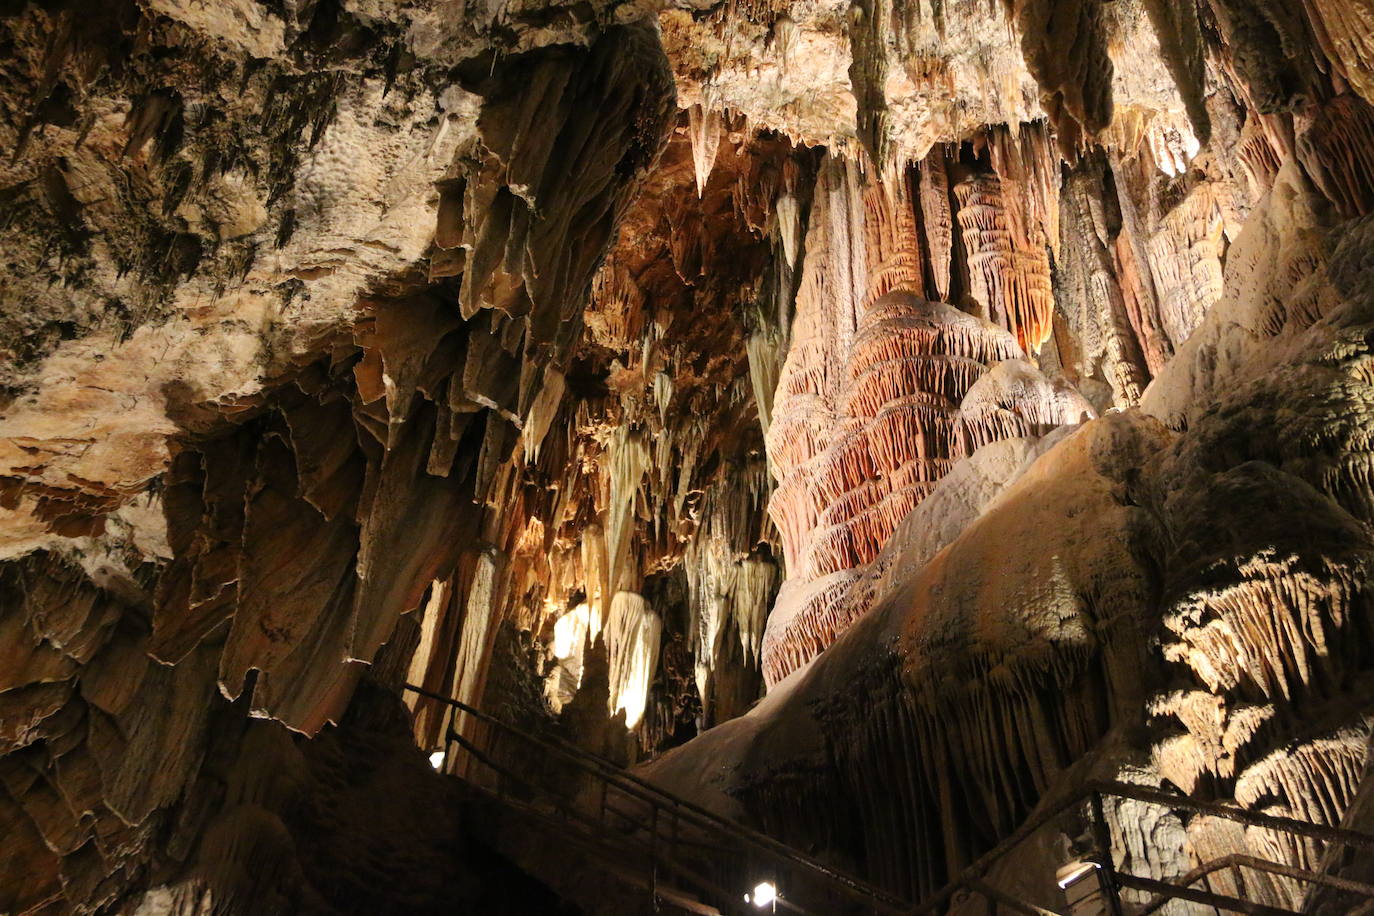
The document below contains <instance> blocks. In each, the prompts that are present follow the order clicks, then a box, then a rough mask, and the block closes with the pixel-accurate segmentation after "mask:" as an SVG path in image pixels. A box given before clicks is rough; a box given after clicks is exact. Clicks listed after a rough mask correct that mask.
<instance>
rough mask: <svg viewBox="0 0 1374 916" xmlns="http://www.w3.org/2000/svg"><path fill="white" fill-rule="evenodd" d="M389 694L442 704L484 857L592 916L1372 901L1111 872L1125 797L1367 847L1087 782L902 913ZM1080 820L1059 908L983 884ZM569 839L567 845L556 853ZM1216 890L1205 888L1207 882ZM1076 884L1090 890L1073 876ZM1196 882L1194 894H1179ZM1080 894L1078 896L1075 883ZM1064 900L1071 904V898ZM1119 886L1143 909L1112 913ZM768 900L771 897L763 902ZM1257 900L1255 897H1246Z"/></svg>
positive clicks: (488, 731) (570, 759) (634, 785)
mask: <svg viewBox="0 0 1374 916" xmlns="http://www.w3.org/2000/svg"><path fill="white" fill-rule="evenodd" d="M405 689H406V690H408V691H410V692H412V693H415V694H417V695H419V696H421V697H426V698H428V699H430V700H433V701H437V702H439V703H441V704H443V705H444V706H446V707H447V714H446V719H445V725H444V735H445V748H444V751H443V758H442V760H441V762H440V763H439V768H440V769H441V770H442V772H444V773H445V774H447V775H450V776H454V777H457V778H459V779H461V780H462V781H463V783H464V785H465V787H466V788H467V790H468V791H469V792H470V795H471V798H472V801H473V804H474V805H475V806H476V807H477V809H478V810H480V811H481V812H482V813H483V814H484V815H485V816H484V817H482V818H480V819H479V821H480V823H481V824H482V826H483V830H484V836H483V839H485V840H486V841H487V842H489V843H490V844H491V845H492V846H493V847H494V848H497V849H499V850H501V851H502V852H503V853H504V854H506V855H508V856H509V857H510V858H512V860H514V861H515V862H516V864H517V865H519V866H520V867H522V868H523V869H525V870H526V871H527V872H529V873H530V874H532V875H534V876H535V877H537V878H539V879H540V880H543V881H545V882H546V883H547V884H549V885H550V887H551V888H552V889H554V890H555V891H556V892H558V893H559V894H560V895H561V896H563V898H564V899H566V900H569V901H572V902H574V903H579V904H582V905H584V906H586V905H588V904H590V905H591V906H593V907H594V909H592V910H591V912H595V913H606V914H610V913H622V912H624V913H639V912H644V911H645V910H644V909H643V907H644V899H645V895H647V897H648V900H649V902H650V910H649V911H651V912H679V913H692V914H722V913H740V914H744V913H757V912H760V908H758V906H759V905H757V904H755V903H754V899H753V895H755V894H762V895H765V898H764V899H765V903H764V905H763V906H762V909H763V910H764V911H772V912H777V911H782V912H788V913H797V914H816V916H822V914H824V916H830V914H836V916H840V914H868V913H872V914H908V916H927V914H928V916H938V914H941V913H944V912H946V911H948V909H949V908H950V906H951V905H954V906H956V908H958V902H957V901H958V897H959V895H961V894H964V895H968V894H972V895H976V896H978V897H982V898H983V899H984V900H986V901H987V902H988V904H990V905H991V907H992V909H990V910H989V911H988V912H994V911H995V912H998V913H1002V912H1014V913H1020V914H1026V916H1149V914H1152V913H1156V912H1158V911H1160V910H1161V909H1163V908H1164V907H1165V905H1166V904H1168V903H1169V902H1170V901H1175V900H1178V901H1185V902H1188V903H1193V904H1197V905H1199V906H1203V907H1207V908H1210V909H1212V910H1219V911H1226V912H1235V913H1246V914H1256V916H1279V914H1282V916H1295V914H1294V911H1293V910H1289V909H1284V908H1281V907H1278V906H1274V905H1273V902H1274V901H1273V900H1272V899H1266V896H1267V895H1266V894H1264V893H1263V888H1264V881H1263V880H1251V881H1246V880H1245V879H1244V877H1243V876H1242V873H1243V871H1247V870H1248V871H1252V872H1256V873H1259V875H1260V876H1261V878H1262V879H1263V878H1277V879H1282V880H1290V881H1298V882H1303V883H1306V884H1309V885H1312V886H1316V887H1323V888H1327V889H1330V890H1332V891H1335V892H1338V893H1341V894H1345V895H1348V897H1347V898H1345V899H1347V900H1352V901H1353V900H1362V901H1368V900H1374V885H1370V884H1365V883H1363V882H1359V881H1355V880H1351V879H1349V878H1344V877H1340V876H1337V875H1333V874H1328V873H1321V872H1313V871H1309V870H1305V869H1301V868H1297V867H1294V866H1290V865H1284V864H1281V863H1277V862H1271V861H1268V860H1264V859H1260V858H1258V857H1254V856H1246V855H1228V856H1223V857H1221V858H1219V859H1216V860H1213V861H1209V862H1206V863H1203V864H1201V865H1199V866H1198V867H1197V868H1195V869H1193V870H1192V871H1190V872H1189V873H1187V874H1186V875H1184V876H1182V877H1181V878H1179V879H1178V880H1177V881H1174V882H1165V881H1160V880H1158V879H1155V878H1151V877H1147V876H1143V875H1135V874H1130V873H1128V872H1125V871H1122V870H1119V869H1118V868H1117V867H1116V864H1115V856H1114V855H1113V853H1112V851H1111V850H1112V846H1111V840H1110V836H1109V832H1108V826H1107V818H1106V817H1105V816H1104V799H1114V800H1116V801H1117V802H1120V801H1122V800H1131V801H1134V802H1140V803H1145V804H1149V805H1158V806H1162V807H1164V808H1166V809H1168V810H1170V811H1172V812H1175V813H1181V812H1187V813H1190V814H1193V815H1207V816H1214V817H1222V818H1226V819H1228V820H1232V821H1236V822H1239V823H1241V824H1244V825H1246V826H1250V827H1257V828H1262V829H1267V830H1271V831H1276V832H1278V833H1281V834H1286V835H1289V836H1292V837H1297V838H1303V839H1306V840H1311V841H1315V842H1318V843H1322V844H1327V845H1328V847H1334V846H1337V845H1340V846H1344V847H1346V848H1348V849H1364V850H1374V836H1371V835H1369V834H1365V833H1361V832H1359V831H1355V830H1349V829H1345V828H1340V827H1329V826H1326V825H1322V824H1315V823H1309V822H1306V821H1301V820H1296V819H1293V818H1286V817H1278V816H1275V815H1267V814H1260V813H1256V812H1251V811H1245V810H1242V809H1240V808H1234V807H1230V806H1227V805H1220V804H1215V803H1210V802H1202V801H1195V800H1193V799H1189V798H1186V797H1183V796H1180V795H1175V794H1172V793H1169V792H1165V791H1161V790H1158V789H1152V788H1150V787H1148V786H1141V785H1133V784H1129V783H1121V782H1110V781H1098V782H1090V783H1087V784H1086V785H1084V786H1083V787H1082V788H1081V789H1080V790H1078V791H1077V792H1073V793H1070V794H1068V795H1066V796H1065V797H1063V798H1062V799H1061V800H1059V801H1058V802H1054V801H1050V800H1047V801H1046V802H1045V803H1042V804H1041V805H1040V807H1039V809H1038V812H1037V813H1035V814H1033V815H1032V816H1031V817H1029V818H1028V819H1027V820H1026V821H1025V822H1024V823H1023V824H1022V825H1021V826H1020V827H1019V828H1018V829H1017V830H1015V831H1014V832H1013V833H1011V834H1010V835H1009V836H1007V837H1006V838H1005V839H1004V840H1002V842H1000V843H998V844H997V845H996V846H994V847H993V848H992V849H990V850H988V852H987V853H985V854H984V855H983V856H981V857H980V858H979V859H978V860H977V861H975V862H973V863H972V864H970V865H969V866H968V867H966V868H965V869H964V870H963V871H962V872H960V873H959V874H958V875H957V876H956V877H955V878H954V879H953V880H951V881H950V883H949V884H947V885H946V886H945V887H944V888H942V889H941V890H939V891H938V892H936V893H935V894H934V895H932V896H930V897H928V898H927V899H925V900H923V901H921V902H919V903H915V904H913V903H912V902H910V901H908V900H904V899H903V898H901V897H900V896H898V895H895V894H893V893H891V892H889V891H886V890H884V889H882V888H880V887H877V886H875V885H873V884H870V883H869V882H867V881H864V880H863V879H861V878H858V877H855V876H854V875H851V874H848V873H846V872H843V871H841V870H838V869H836V868H833V867H832V866H830V865H827V864H825V863H824V862H821V861H819V860H817V859H815V858H813V857H811V856H809V855H807V854H806V853H805V852H802V851H800V850H797V849H794V848H792V847H790V846H787V845H786V844H784V843H781V842H779V841H777V840H775V839H773V838H772V837H769V836H767V835H766V834H763V833H760V832H758V831H756V830H753V829H752V828H749V827H746V826H744V825H742V824H739V823H736V822H734V821H731V820H729V819H727V818H723V817H721V816H719V815H717V814H714V813H713V812H711V811H708V810H706V809H705V808H702V807H701V806H699V805H696V804H694V803H692V802H689V801H687V800H685V799H682V798H679V797H677V796H675V795H673V794H671V793H669V792H666V791H664V790H663V789H661V788H659V787H657V786H655V785H653V784H651V783H649V782H646V781H644V780H642V779H640V778H638V777H637V776H635V775H634V774H632V773H629V772H627V771H626V770H625V769H624V768H622V767H620V766H618V765H616V764H614V763H612V762H610V761H608V760H605V759H603V758H601V757H598V756H596V755H595V754H592V753H590V752H588V751H586V750H583V749H582V748H579V747H577V746H575V745H573V744H570V743H568V742H566V741H564V740H562V739H560V738H557V737H546V736H536V735H533V734H530V733H529V732H527V731H524V730H522V729H520V728H517V727H516V726H514V725H511V724H510V723H507V722H504V721H502V720H500V719H497V718H495V717H494V716H491V715H489V714H487V713H484V712H482V711H480V710H478V709H474V708H473V707H471V706H469V705H467V704H465V703H462V702H461V701H458V700H454V699H451V698H449V697H445V696H443V695H441V694H437V693H434V692H432V691H428V690H425V689H423V688H420V687H415V686H412V685H410V684H407V685H405ZM1074 812H1084V813H1086V814H1087V819H1088V822H1089V825H1090V828H1091V833H1092V845H1093V847H1094V849H1093V852H1091V853H1089V854H1088V855H1086V856H1085V857H1084V858H1083V860H1082V862H1081V863H1080V864H1081V865H1082V866H1083V868H1082V869H1081V870H1079V871H1078V872H1077V874H1076V875H1073V876H1071V878H1070V880H1067V881H1061V887H1063V886H1065V885H1066V884H1067V885H1069V887H1070V888H1071V889H1070V890H1069V892H1068V895H1067V896H1068V899H1069V900H1070V901H1072V902H1070V903H1069V904H1068V906H1067V907H1065V906H1064V904H1062V903H1060V904H1057V905H1040V904H1036V903H1032V902H1030V901H1028V900H1025V899H1021V898H1020V897H1019V896H1017V895H1016V894H1013V893H1010V892H1008V891H1006V890H1002V889H999V888H998V887H996V886H995V880H994V879H993V878H992V877H990V872H991V871H992V869H993V866H994V865H996V864H997V863H998V862H999V861H1000V860H1002V859H1003V858H1005V857H1006V856H1007V855H1008V854H1009V853H1011V852H1013V851H1014V850H1015V849H1017V848H1018V847H1020V846H1021V845H1022V844H1023V843H1025V842H1026V841H1027V840H1029V839H1030V838H1031V837H1032V836H1033V835H1034V834H1036V833H1037V832H1038V831H1041V830H1042V829H1045V828H1046V827H1050V826H1051V825H1053V824H1054V823H1055V822H1056V821H1057V820H1058V819H1059V818H1061V817H1063V816H1065V815H1072V814H1073V813H1074ZM568 843H571V844H572V846H573V847H575V849H568V848H566V844H568ZM1218 873H1222V874H1224V875H1226V876H1228V878H1229V881H1226V882H1222V884H1223V889H1230V890H1233V891H1234V892H1235V895H1231V894H1227V893H1218V892H1217V891H1215V890H1213V889H1211V885H1210V884H1209V883H1207V882H1208V878H1209V876H1214V875H1217V874H1218ZM1084 878H1087V879H1090V881H1083V880H1082V879H1084ZM1199 882H1203V883H1204V884H1206V886H1207V887H1208V889H1206V890H1202V889H1198V888H1195V887H1193V885H1195V884H1198V883H1199ZM1088 884H1090V885H1091V887H1090V888H1088V887H1086V886H1087V885H1088ZM1074 888H1076V889H1077V891H1078V892H1077V893H1075V892H1074V890H1073V889H1074ZM1123 891H1133V892H1135V896H1136V897H1137V898H1144V899H1145V902H1144V903H1134V904H1132V903H1127V902H1126V901H1124V900H1123ZM774 892H776V895H777V896H776V899H773V900H767V899H766V897H767V896H771V895H772V894H773V893H774ZM1145 895H1150V896H1148V898H1145ZM1250 898H1258V899H1250Z"/></svg>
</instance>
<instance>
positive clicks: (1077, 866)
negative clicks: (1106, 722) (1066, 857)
mask: <svg viewBox="0 0 1374 916" xmlns="http://www.w3.org/2000/svg"><path fill="white" fill-rule="evenodd" d="M1101 867H1102V866H1101V865H1098V864H1097V863H1096V862H1084V861H1079V862H1070V863H1069V864H1068V865H1065V866H1064V867H1063V868H1061V869H1059V873H1058V874H1056V875H1055V876H1054V877H1055V882H1056V883H1057V884H1058V885H1059V889H1060V890H1061V891H1062V890H1066V889H1068V887H1069V885H1071V884H1077V883H1078V882H1079V881H1080V880H1082V879H1083V878H1086V877H1087V876H1088V875H1089V874H1090V873H1091V872H1092V871H1094V870H1095V869H1098V868H1101Z"/></svg>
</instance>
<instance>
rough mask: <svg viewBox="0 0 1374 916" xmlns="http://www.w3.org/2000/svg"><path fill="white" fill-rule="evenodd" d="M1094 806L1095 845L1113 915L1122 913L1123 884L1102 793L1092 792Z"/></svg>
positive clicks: (1108, 910) (1108, 903)
mask: <svg viewBox="0 0 1374 916" xmlns="http://www.w3.org/2000/svg"><path fill="white" fill-rule="evenodd" d="M1092 808H1093V845H1095V846H1096V847H1097V858H1098V862H1099V864H1100V865H1101V866H1102V890H1103V891H1104V892H1105V894H1106V896H1107V912H1108V913H1110V914H1111V916H1122V914H1121V890H1120V888H1121V885H1120V884H1118V883H1117V880H1116V866H1115V865H1114V864H1113V861H1112V836H1111V833H1110V832H1108V830H1107V818H1106V816H1105V815H1104V814H1103V811H1102V793H1101V792H1098V791H1095V790H1094V792H1093V794H1092Z"/></svg>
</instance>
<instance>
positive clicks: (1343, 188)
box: [1297, 93, 1374, 218]
mask: <svg viewBox="0 0 1374 916" xmlns="http://www.w3.org/2000/svg"><path fill="white" fill-rule="evenodd" d="M1304 120H1306V119H1304ZM1297 153H1298V161H1300V162H1301V163H1302V164H1303V167H1304V168H1305V169H1306V171H1307V174H1308V175H1309V176H1310V177H1311V178H1312V181H1313V182H1314V183H1315V184H1316V185H1317V187H1318V188H1319V189H1320V190H1321V192H1322V193H1323V194H1325V195H1326V198H1327V199H1328V200H1330V201H1331V202H1332V203H1334V204H1335V205H1336V208H1337V209H1338V210H1339V211H1340V213H1341V215H1342V216H1344V217H1346V218H1353V217H1356V216H1363V215H1364V214H1366V213H1369V212H1370V211H1371V210H1374V108H1371V107H1370V103H1369V102H1367V101H1365V100H1363V99H1361V98H1359V97H1357V96H1354V95H1351V94H1349V93H1347V94H1345V95H1340V96H1337V97H1336V98H1334V99H1332V100H1330V101H1328V102H1326V103H1324V104H1323V105H1321V106H1320V107H1318V108H1317V110H1316V111H1315V112H1314V114H1313V116H1312V117H1311V120H1310V121H1307V123H1306V124H1305V125H1304V126H1303V127H1302V128H1300V129H1299V131H1298V147H1297Z"/></svg>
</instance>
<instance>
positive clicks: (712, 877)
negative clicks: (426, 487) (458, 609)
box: [405, 684, 911, 916]
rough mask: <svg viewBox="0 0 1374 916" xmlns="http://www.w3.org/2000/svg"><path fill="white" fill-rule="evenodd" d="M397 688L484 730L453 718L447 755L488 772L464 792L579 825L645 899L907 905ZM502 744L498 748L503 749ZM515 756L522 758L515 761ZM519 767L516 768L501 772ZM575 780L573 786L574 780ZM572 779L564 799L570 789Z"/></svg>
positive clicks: (816, 908) (739, 906) (541, 742)
mask: <svg viewBox="0 0 1374 916" xmlns="http://www.w3.org/2000/svg"><path fill="white" fill-rule="evenodd" d="M405 689H406V690H409V691H411V692H413V693H415V694H418V695H419V696H422V697H427V698H429V699H431V700H434V701H437V702H439V703H443V704H444V705H446V706H448V707H449V709H450V710H451V711H457V712H459V713H462V714H464V715H465V716H468V717H471V718H472V719H473V720H476V721H477V722H480V723H482V724H484V725H485V726H487V727H488V731H489V733H488V736H487V737H488V741H487V742H486V746H485V747H478V746H477V743H476V742H474V741H473V740H471V739H470V738H468V737H465V736H464V735H462V734H460V733H459V732H458V730H457V729H456V728H455V727H454V722H453V719H454V717H453V716H452V715H450V716H449V719H448V722H447V724H446V727H445V740H446V747H447V748H448V749H450V750H451V749H452V748H454V747H457V748H461V749H462V751H463V752H465V753H466V754H468V755H469V756H470V758H471V759H472V760H474V761H476V762H477V763H479V764H480V765H481V767H482V768H483V769H485V770H486V776H487V777H488V778H486V779H483V778H482V777H481V776H478V775H477V774H476V773H475V772H473V769H472V768H471V767H469V768H468V771H467V779H468V782H469V783H470V784H473V785H475V786H477V787H478V788H480V789H483V790H484V791H486V792H488V793H489V794H491V795H493V796H495V797H496V798H498V799H499V800H500V801H502V802H503V803H506V804H511V805H515V806H518V807H520V808H521V809H522V810H524V811H525V812H527V813H528V814H530V815H531V816H536V817H544V818H548V817H552V818H554V819H556V820H558V821H559V822H560V823H562V824H566V825H569V826H580V828H582V834H583V835H582V839H583V840H584V841H585V842H586V843H587V844H589V845H599V846H604V847H610V848H609V849H607V850H606V851H608V852H610V853H612V854H614V855H616V856H617V857H618V862H619V864H620V865H621V866H622V867H628V868H631V869H634V870H636V871H638V872H640V873H642V874H645V875H647V876H648V878H649V884H650V891H651V893H655V894H657V892H658V891H659V890H660V885H662V888H663V889H667V888H669V887H671V888H673V889H674V890H690V891H691V892H693V893H695V894H696V895H697V896H698V897H699V898H700V899H701V900H702V901H703V902H708V903H710V904H712V905H713V906H714V907H715V908H716V909H718V910H719V911H720V912H725V913H733V912H740V913H746V912H754V913H757V912H759V911H758V910H757V909H755V908H754V907H753V906H751V905H748V904H744V902H743V901H744V895H745V894H747V893H750V892H751V891H752V889H753V888H754V887H755V886H757V885H758V884H760V883H764V882H766V883H768V884H770V885H771V886H772V887H774V888H776V889H777V891H778V894H779V897H778V899H777V904H776V905H777V909H779V910H782V911H789V912H795V913H814V914H817V916H820V914H827V916H828V914H840V913H856V914H858V913H879V914H905V913H907V912H909V911H910V909H911V904H910V903H909V902H908V901H905V900H903V899H901V898H900V897H897V896H895V895H893V894H890V893H888V892H887V891H885V890H883V889H881V888H879V887H876V886H874V885H872V884H869V883H868V882H866V881H864V880H862V879H861V878H856V877H854V876H853V875H849V874H846V873H844V872H842V871H840V870H838V869H835V868H832V867H831V866H829V865H826V864H825V863H823V862H820V861H818V860H816V859H813V858H811V857H810V856H808V855H806V854H805V853H802V852H800V851H798V850H796V849H793V848H792V847H790V846H787V845H785V844H783V843H780V842H778V841H777V840H774V839H773V838H772V837H769V836H767V835H765V834H762V833H759V832H758V831H756V830H753V829H751V828H749V827H746V826H744V825H743V824H739V823H736V822H734V821H731V820H729V819H727V818H724V817H721V816H720V815H718V814H715V813H714V812H711V811H708V810H707V809H705V808H702V807H701V806H699V805H696V804H693V803H692V802H689V801H687V800H686V799H682V798H678V797H677V796H675V795H673V794H671V793H669V792H666V791H664V790H663V789H661V788H659V787H658V786H655V785H653V784H652V783H649V782H646V781H645V780H643V779H640V778H639V777H637V776H635V775H634V774H632V773H628V772H626V771H625V770H624V769H623V768H621V767H618V766H616V765H615V764H613V763H611V762H610V761H607V760H604V759H602V758H601V757H598V756H596V755H595V754H591V753H589V752H588V751H586V750H583V749H582V748H579V747H577V746H575V745H573V744H570V743H568V742H566V741H563V740H560V739H558V738H556V737H544V736H535V735H532V734H530V733H528V732H526V731H524V730H523V729H520V728H517V727H516V726H514V725H511V724H509V723H507V722H503V721H502V720H500V719H497V718H495V717H493V716H490V715H488V714H486V713H484V712H482V711H480V710H478V709H474V708H473V707H471V706H469V705H467V704H465V703H462V702H460V701H458V700H454V699H451V698H449V697H445V696H443V695H441V694H436V693H433V692H431V691H428V690H425V689H423V688H420V687H415V686H412V685H409V684H407V685H405ZM501 745H504V746H501ZM522 752H523V753H522ZM511 760H520V761H521V765H520V767H519V769H518V770H517V769H516V768H514V767H512V766H511V765H510V764H509V761H511ZM579 777H580V779H579ZM574 780H576V781H578V782H580V785H578V786H577V787H576V788H577V791H575V792H569V788H570V786H569V782H570V781H574Z"/></svg>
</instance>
